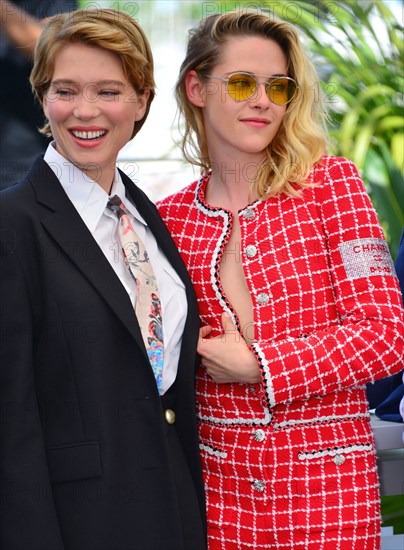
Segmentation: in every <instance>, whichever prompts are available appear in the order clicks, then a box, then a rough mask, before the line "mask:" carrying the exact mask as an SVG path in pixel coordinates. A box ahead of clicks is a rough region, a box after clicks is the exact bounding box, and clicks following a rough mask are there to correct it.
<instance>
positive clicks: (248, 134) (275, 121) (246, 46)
mask: <svg viewBox="0 0 404 550" xmlns="http://www.w3.org/2000/svg"><path fill="white" fill-rule="evenodd" d="M235 72H246V73H251V74H253V75H255V76H257V77H258V78H257V80H258V81H260V82H264V81H266V80H267V79H268V77H270V76H274V75H284V76H287V74H288V70H287V60H286V56H285V54H284V53H283V51H282V49H281V48H280V46H279V45H278V44H277V43H276V42H274V41H273V40H270V39H267V38H263V37H259V36H238V37H231V38H229V39H228V40H227V42H226V44H225V46H224V48H223V53H222V56H221V59H220V62H219V63H218V64H217V65H216V66H215V67H214V68H213V69H212V70H211V71H210V74H211V75H213V76H215V77H220V78H226V77H227V76H228V75H229V74H231V73H235ZM186 86H187V94H188V99H189V100H190V101H191V103H193V104H194V105H196V106H198V107H201V109H202V113H203V120H204V125H205V132H206V139H207V143H208V149H209V156H210V159H211V161H212V163H219V164H220V165H222V164H223V163H226V162H227V161H228V162H229V163H230V165H232V164H234V162H237V161H238V162H241V163H242V162H248V163H255V164H256V165H257V166H258V164H259V163H260V162H261V161H262V160H263V159H264V158H265V149H266V147H267V146H268V145H269V143H271V141H272V140H273V139H274V137H275V135H276V133H277V131H278V129H279V127H280V125H281V123H282V119H283V116H284V114H285V111H286V106H285V105H275V104H274V103H272V102H271V100H270V99H269V98H268V97H267V95H266V93H265V87H264V85H263V84H260V85H259V86H258V88H257V91H256V93H255V94H253V95H252V96H251V97H250V98H249V99H247V100H246V101H234V99H232V98H231V97H229V95H228V94H227V93H226V84H225V82H221V81H220V80H217V79H209V78H207V79H204V82H201V80H200V78H199V77H198V75H197V73H195V71H190V73H189V74H188V75H187V81H186Z"/></svg>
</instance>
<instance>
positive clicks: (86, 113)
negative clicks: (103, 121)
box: [73, 88, 100, 120]
mask: <svg viewBox="0 0 404 550" xmlns="http://www.w3.org/2000/svg"><path fill="white" fill-rule="evenodd" d="M99 99H100V98H99V96H98V94H97V93H96V92H95V91H94V90H91V89H90V88H84V89H83V90H82V91H81V92H80V93H79V94H77V96H76V98H75V105H74V109H73V115H74V116H75V117H76V118H78V119H80V120H91V119H92V118H95V117H97V116H98V114H99V112H100V108H99Z"/></svg>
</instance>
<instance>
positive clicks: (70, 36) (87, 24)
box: [30, 9, 155, 138]
mask: <svg viewBox="0 0 404 550" xmlns="http://www.w3.org/2000/svg"><path fill="white" fill-rule="evenodd" d="M72 43H79V44H86V45H88V46H95V47H98V48H102V49H104V50H108V51H110V52H112V53H115V54H117V55H118V56H119V58H120V60H121V62H122V67H123V71H124V74H125V77H126V78H127V80H128V82H130V83H131V85H132V86H133V88H134V89H135V91H136V93H137V94H140V95H141V94H143V93H144V92H145V90H150V96H149V99H148V101H147V108H146V112H145V115H144V117H143V118H142V119H141V120H139V121H136V122H135V124H134V128H133V133H132V136H131V137H132V138H133V137H134V136H135V135H136V134H137V133H138V131H139V130H140V128H141V127H142V126H143V124H144V122H145V120H146V118H147V116H148V114H149V110H150V105H151V102H152V101H153V98H154V94H155V92H154V87H155V83H154V76H153V68H154V65H153V55H152V52H151V48H150V44H149V42H148V40H147V38H146V35H145V33H144V31H143V29H142V28H141V27H140V26H139V25H138V23H137V22H136V21H135V20H134V19H132V18H131V17H129V16H128V15H126V14H125V13H122V12H119V11H116V10H109V9H88V10H85V9H84V10H77V11H73V12H70V13H63V14H60V15H55V16H54V17H52V19H50V21H49V23H48V24H47V26H46V27H45V29H44V30H43V31H42V34H41V36H40V37H39V41H38V43H37V46H36V50H35V56H34V66H33V69H32V71H31V76H30V82H31V87H32V90H33V91H34V93H35V94H36V96H37V98H38V99H39V101H40V102H41V104H42V100H43V98H44V96H45V94H46V93H47V91H48V89H49V86H50V84H51V81H52V75H53V72H54V68H55V57H56V54H57V53H58V52H59V51H60V50H61V49H62V48H63V47H64V46H66V45H67V44H72ZM40 131H41V132H42V133H43V134H46V135H48V136H51V135H52V134H51V129H50V126H49V122H48V121H47V122H46V124H45V126H44V127H43V128H42V129H41V130H40Z"/></svg>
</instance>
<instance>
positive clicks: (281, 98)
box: [201, 72, 297, 105]
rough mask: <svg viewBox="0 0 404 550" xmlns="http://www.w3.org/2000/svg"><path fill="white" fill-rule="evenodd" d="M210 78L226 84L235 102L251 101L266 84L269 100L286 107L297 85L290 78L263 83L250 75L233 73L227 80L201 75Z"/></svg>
mask: <svg viewBox="0 0 404 550" xmlns="http://www.w3.org/2000/svg"><path fill="white" fill-rule="evenodd" d="M201 76H204V77H208V78H215V79H216V80H221V81H222V82H226V90H227V93H228V94H229V96H230V97H231V98H232V99H233V100H234V101H246V100H247V99H250V97H252V96H253V95H254V94H255V92H256V91H257V88H258V84H264V86H265V91H266V94H267V96H268V98H269V99H270V100H271V101H272V103H275V105H286V104H287V103H289V102H290V101H292V99H293V97H294V95H295V93H296V90H297V85H296V82H295V81H294V80H293V78H290V77H289V76H269V77H268V79H270V80H269V81H265V82H261V81H259V80H257V78H256V77H255V76H254V75H252V74H250V73H242V72H238V73H231V74H229V76H228V77H227V78H221V77H219V76H213V75H211V74H201Z"/></svg>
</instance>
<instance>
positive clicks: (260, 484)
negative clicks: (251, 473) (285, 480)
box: [252, 479, 265, 493]
mask: <svg viewBox="0 0 404 550" xmlns="http://www.w3.org/2000/svg"><path fill="white" fill-rule="evenodd" d="M252 485H253V488H254V489H255V490H256V491H258V492H259V493H262V492H263V491H265V481H262V479H254V481H253V484H252Z"/></svg>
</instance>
